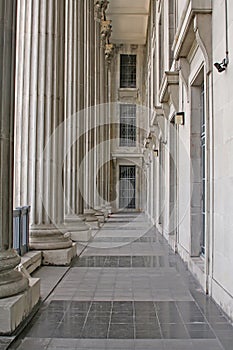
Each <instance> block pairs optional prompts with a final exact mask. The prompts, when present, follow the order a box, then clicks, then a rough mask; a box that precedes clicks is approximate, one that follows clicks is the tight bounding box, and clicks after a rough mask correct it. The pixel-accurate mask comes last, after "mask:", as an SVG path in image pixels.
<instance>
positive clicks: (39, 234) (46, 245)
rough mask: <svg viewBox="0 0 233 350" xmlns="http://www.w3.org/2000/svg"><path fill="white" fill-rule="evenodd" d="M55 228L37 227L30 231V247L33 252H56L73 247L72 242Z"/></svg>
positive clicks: (61, 230) (61, 229)
mask: <svg viewBox="0 0 233 350" xmlns="http://www.w3.org/2000/svg"><path fill="white" fill-rule="evenodd" d="M64 229H65V227H64V226H62V227H61V228H60V230H59V229H58V228H56V227H55V226H35V227H33V226H32V227H31V229H30V237H29V246H30V249H32V250H54V249H67V248H70V247H72V241H71V240H70V239H69V237H67V236H65V235H64V234H63V233H61V232H64V231H65V230H64Z"/></svg>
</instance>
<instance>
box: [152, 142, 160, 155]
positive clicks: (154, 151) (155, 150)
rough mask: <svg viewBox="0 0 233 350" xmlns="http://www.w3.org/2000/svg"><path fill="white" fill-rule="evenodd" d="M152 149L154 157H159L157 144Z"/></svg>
mask: <svg viewBox="0 0 233 350" xmlns="http://www.w3.org/2000/svg"><path fill="white" fill-rule="evenodd" d="M152 149H153V153H154V157H158V156H159V150H158V149H157V148H156V146H155V145H153V147H152Z"/></svg>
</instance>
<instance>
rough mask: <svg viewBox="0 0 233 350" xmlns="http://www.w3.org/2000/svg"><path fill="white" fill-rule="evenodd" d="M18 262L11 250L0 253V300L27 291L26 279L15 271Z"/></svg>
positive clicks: (16, 256)
mask: <svg viewBox="0 0 233 350" xmlns="http://www.w3.org/2000/svg"><path fill="white" fill-rule="evenodd" d="M20 260H21V258H20V257H19V256H18V255H17V253H16V252H15V250H13V249H10V250H6V251H2V252H0V299H1V298H7V297H10V296H13V295H16V294H19V293H22V292H24V291H25V290H27V289H28V286H29V282H28V279H27V278H26V277H25V276H24V275H23V274H22V273H21V272H20V271H17V270H15V268H16V266H17V265H18V264H19V263H20Z"/></svg>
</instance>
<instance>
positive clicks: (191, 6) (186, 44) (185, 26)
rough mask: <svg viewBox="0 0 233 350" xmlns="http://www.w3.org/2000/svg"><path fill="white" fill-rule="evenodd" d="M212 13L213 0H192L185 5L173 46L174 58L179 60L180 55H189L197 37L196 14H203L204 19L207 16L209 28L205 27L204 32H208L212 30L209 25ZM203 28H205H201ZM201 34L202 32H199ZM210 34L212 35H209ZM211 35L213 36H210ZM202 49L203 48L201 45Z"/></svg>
mask: <svg viewBox="0 0 233 350" xmlns="http://www.w3.org/2000/svg"><path fill="white" fill-rule="evenodd" d="M211 13H212V1H211V0H202V1H200V0H190V1H189V2H188V3H187V7H185V9H184V12H183V16H182V21H181V23H180V26H179V28H178V30H177V33H176V35H175V40H174V43H173V46H172V50H173V51H174V59H175V60H178V59H179V58H180V57H187V55H188V53H189V51H190V49H191V46H192V43H193V41H194V40H195V38H196V35H195V28H194V25H193V24H194V17H195V16H196V15H199V14H202V15H203V16H206V17H203V21H204V18H206V21H207V22H206V23H207V26H208V29H206V26H205V29H204V33H206V34H208V35H209V33H210V32H211V27H209V19H208V17H209V16H211ZM201 29H203V28H201ZM199 36H200V33H199ZM209 36H210V35H209ZM210 37H211V36H210ZM201 49H203V48H202V47H201Z"/></svg>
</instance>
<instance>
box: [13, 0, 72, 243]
mask: <svg viewBox="0 0 233 350" xmlns="http://www.w3.org/2000/svg"><path fill="white" fill-rule="evenodd" d="M19 5H20V6H22V11H21V13H20V16H21V17H20V22H21V24H20V26H19V27H18V41H19V47H18V56H17V70H18V72H19V73H18V77H19V79H18V86H19V87H20V86H23V87H24V89H23V93H21V90H20V89H18V94H17V96H16V106H18V107H20V108H18V109H16V112H15V120H16V123H17V126H18V128H16V131H15V134H16V145H15V154H16V167H15V179H16V181H15V184H16V185H15V196H14V198H15V205H16V206H19V205H20V206H21V205H25V204H29V205H31V217H30V221H31V232H30V246H31V248H33V249H59V248H67V247H70V246H71V245H72V242H71V241H70V240H69V239H67V238H65V237H64V236H63V234H62V233H61V231H62V229H63V222H64V196H63V188H62V181H61V178H62V164H63V160H64V127H59V128H58V126H59V125H62V123H63V121H64V0H49V1H46V0H34V1H33V5H32V2H31V1H30V0H19ZM24 11H26V12H25V13H24ZM22 27H23V28H25V30H24V31H23V30H22ZM22 46H24V47H22ZM22 63H24V65H23V66H21V65H22ZM21 121H23V123H21ZM19 149H20V150H21V154H20V156H19V152H18V150H19Z"/></svg>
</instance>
